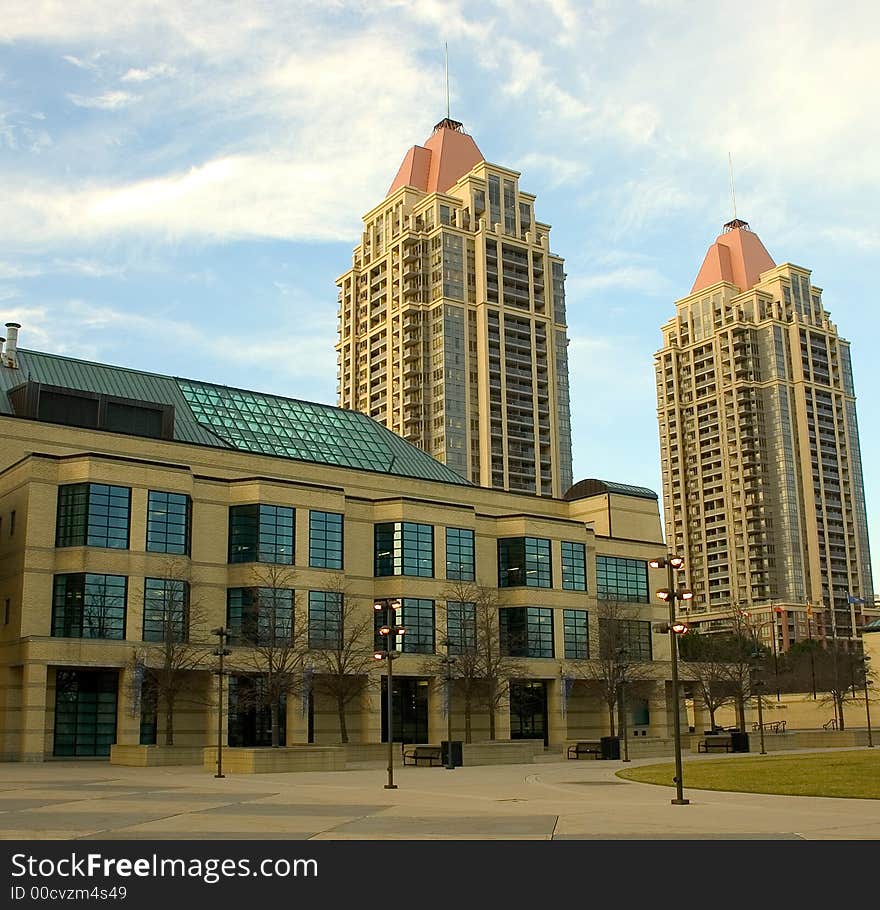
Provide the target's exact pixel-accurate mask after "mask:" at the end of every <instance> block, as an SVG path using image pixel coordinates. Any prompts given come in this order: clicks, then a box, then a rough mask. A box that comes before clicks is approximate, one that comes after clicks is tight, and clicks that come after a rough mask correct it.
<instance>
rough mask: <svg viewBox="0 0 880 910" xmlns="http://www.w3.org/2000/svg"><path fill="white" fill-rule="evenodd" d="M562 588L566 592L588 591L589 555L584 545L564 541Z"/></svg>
mask: <svg viewBox="0 0 880 910" xmlns="http://www.w3.org/2000/svg"><path fill="white" fill-rule="evenodd" d="M562 587H563V588H565V590H566V591H586V590H587V553H586V547H585V546H584V545H583V544H582V543H574V542H573V541H570V540H563V541H562Z"/></svg>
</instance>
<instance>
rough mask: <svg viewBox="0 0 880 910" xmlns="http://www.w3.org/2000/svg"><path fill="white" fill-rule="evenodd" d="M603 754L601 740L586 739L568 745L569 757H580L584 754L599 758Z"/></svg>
mask: <svg viewBox="0 0 880 910" xmlns="http://www.w3.org/2000/svg"><path fill="white" fill-rule="evenodd" d="M601 754H602V744H601V743H600V742H599V740H586V741H582V742H578V743H572V745H570V746H569V747H568V758H578V759H579V758H580V757H581V756H582V755H592V756H593V757H594V758H599V756H600V755H601Z"/></svg>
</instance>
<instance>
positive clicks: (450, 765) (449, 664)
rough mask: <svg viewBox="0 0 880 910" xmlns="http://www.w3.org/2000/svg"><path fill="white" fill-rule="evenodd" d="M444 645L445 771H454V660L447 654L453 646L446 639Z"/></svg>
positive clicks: (442, 660) (442, 661)
mask: <svg viewBox="0 0 880 910" xmlns="http://www.w3.org/2000/svg"><path fill="white" fill-rule="evenodd" d="M443 644H444V645H446V655H445V656H444V657H441V658H440V663H442V664H443V665H444V666H445V668H446V765H445V768H446V770H447V771H454V770H455V762H454V761H453V760H452V668H453V667H454V666H455V663H456V658H455V657H452V656H451V655H450V653H449V646H450V645H451V644H454V642H451V641H450V640H449V639H448V638H447V639H445V640H444V642H443Z"/></svg>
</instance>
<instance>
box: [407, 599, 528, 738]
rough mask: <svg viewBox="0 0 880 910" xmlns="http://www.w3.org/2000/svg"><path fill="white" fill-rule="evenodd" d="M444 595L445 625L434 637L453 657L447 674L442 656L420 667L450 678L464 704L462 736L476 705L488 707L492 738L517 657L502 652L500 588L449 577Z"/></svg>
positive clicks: (467, 730)
mask: <svg viewBox="0 0 880 910" xmlns="http://www.w3.org/2000/svg"><path fill="white" fill-rule="evenodd" d="M443 595H444V597H445V598H446V611H447V627H446V629H441V630H439V631H438V636H437V637H438V639H439V640H440V641H445V642H447V645H446V650H447V656H449V657H454V658H455V663H454V665H453V670H452V672H451V674H450V670H449V667H448V665H447V664H446V663H445V662H444V661H443V659H442V658H438V657H433V658H431V659H429V660H427V661H425V663H424V672H426V673H429V674H431V675H433V676H443V677H446V676H447V675H451V677H452V678H453V679H454V688H455V691H457V692H458V693H459V694H460V696H461V699H462V704H463V714H464V737H465V742H471V741H472V739H473V715H474V712H475V710H477V709H479V708H482V709H483V710H485V711H486V713H487V716H488V722H489V739H490V740H494V739H495V738H496V735H497V729H496V720H495V716H496V714H497V712H498V711H499V710H501V708H502V707H503V706H504V705H505V704H506V703H507V698H508V690H507V683H508V681H509V680H510V679H511V678H512V677H514V676H515V675H516V670H517V666H516V662H515V661H514V660H512V659H511V658H509V657H507V656H506V655H504V654H502V652H501V637H500V632H499V626H498V591H497V589H496V588H489V587H485V586H484V585H479V584H477V583H476V582H473V581H451V582H450V583H449V584H448V585H446V587H445V588H444V589H443ZM450 619H451V622H450ZM449 699H450V702H451V699H452V693H451V692H450V693H449ZM450 708H451V704H450Z"/></svg>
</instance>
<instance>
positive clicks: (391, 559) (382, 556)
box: [374, 521, 434, 578]
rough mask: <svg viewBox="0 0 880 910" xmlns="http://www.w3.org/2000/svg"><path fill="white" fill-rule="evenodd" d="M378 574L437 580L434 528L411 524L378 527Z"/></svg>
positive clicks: (376, 545) (388, 523)
mask: <svg viewBox="0 0 880 910" xmlns="http://www.w3.org/2000/svg"><path fill="white" fill-rule="evenodd" d="M374 553H375V573H376V576H377V577H381V576H385V575H415V576H418V577H420V578H433V577H434V528H433V526H432V525H423V524H416V523H415V522H412V521H389V522H383V523H381V524H377V525H376V526H375V551H374Z"/></svg>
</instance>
